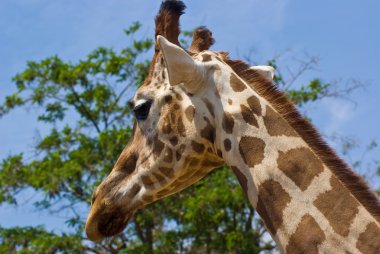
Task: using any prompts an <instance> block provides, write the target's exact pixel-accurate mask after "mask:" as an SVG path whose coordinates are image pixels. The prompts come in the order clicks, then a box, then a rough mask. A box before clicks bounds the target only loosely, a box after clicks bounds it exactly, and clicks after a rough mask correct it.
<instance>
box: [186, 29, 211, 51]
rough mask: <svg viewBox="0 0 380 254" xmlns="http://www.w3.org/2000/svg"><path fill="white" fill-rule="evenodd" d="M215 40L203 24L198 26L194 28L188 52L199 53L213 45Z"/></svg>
mask: <svg viewBox="0 0 380 254" xmlns="http://www.w3.org/2000/svg"><path fill="white" fill-rule="evenodd" d="M214 43H215V40H214V38H212V32H211V31H210V30H209V29H208V28H207V27H205V26H200V27H198V28H197V29H195V31H194V34H193V41H192V42H191V45H190V48H189V50H190V52H193V53H199V52H202V51H203V50H208V49H210V47H211V46H212V45H214Z"/></svg>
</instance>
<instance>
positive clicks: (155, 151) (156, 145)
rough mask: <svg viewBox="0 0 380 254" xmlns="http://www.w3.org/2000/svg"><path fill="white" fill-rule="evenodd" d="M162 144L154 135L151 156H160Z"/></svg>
mask: <svg viewBox="0 0 380 254" xmlns="http://www.w3.org/2000/svg"><path fill="white" fill-rule="evenodd" d="M164 146H165V145H164V143H162V142H161V140H159V139H158V138H157V137H156V138H155V140H154V143H153V156H154V157H155V158H157V157H159V156H160V154H161V152H162V150H163V149H164Z"/></svg>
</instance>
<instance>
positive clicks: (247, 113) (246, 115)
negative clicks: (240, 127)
mask: <svg viewBox="0 0 380 254" xmlns="http://www.w3.org/2000/svg"><path fill="white" fill-rule="evenodd" d="M240 110H241V115H242V116H243V119H244V121H246V122H247V123H248V124H250V125H252V126H255V127H256V128H258V127H259V124H258V123H257V120H256V118H255V116H254V115H253V112H252V111H251V110H249V108H248V107H247V106H245V105H240Z"/></svg>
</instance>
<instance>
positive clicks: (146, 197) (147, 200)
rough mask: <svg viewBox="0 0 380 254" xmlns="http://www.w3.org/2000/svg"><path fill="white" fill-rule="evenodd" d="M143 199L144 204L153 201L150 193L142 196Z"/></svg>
mask: <svg viewBox="0 0 380 254" xmlns="http://www.w3.org/2000/svg"><path fill="white" fill-rule="evenodd" d="M142 199H143V201H144V203H145V204H150V203H152V202H153V201H154V197H153V196H151V195H146V196H143V198H142Z"/></svg>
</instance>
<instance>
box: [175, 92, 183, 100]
mask: <svg viewBox="0 0 380 254" xmlns="http://www.w3.org/2000/svg"><path fill="white" fill-rule="evenodd" d="M174 94H175V98H176V99H177V100H179V101H182V100H183V98H182V95H180V94H179V93H177V92H175V93H174Z"/></svg>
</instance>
